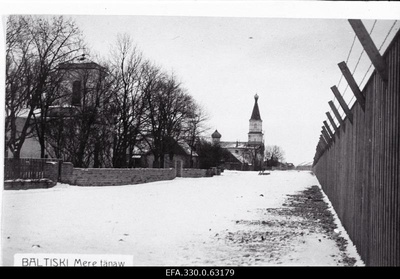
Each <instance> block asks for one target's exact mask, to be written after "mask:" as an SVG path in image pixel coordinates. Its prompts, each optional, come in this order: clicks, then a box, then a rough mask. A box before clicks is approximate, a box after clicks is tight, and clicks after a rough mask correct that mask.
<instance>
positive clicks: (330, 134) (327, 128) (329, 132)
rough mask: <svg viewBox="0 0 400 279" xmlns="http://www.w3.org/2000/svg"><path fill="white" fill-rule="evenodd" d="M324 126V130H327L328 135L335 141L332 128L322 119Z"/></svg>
mask: <svg viewBox="0 0 400 279" xmlns="http://www.w3.org/2000/svg"><path fill="white" fill-rule="evenodd" d="M324 126H325V128H326V131H327V132H328V134H329V136H330V137H331V138H332V139H333V141H335V135H334V134H333V133H332V130H331V128H330V127H329V125H328V123H327V122H326V121H324Z"/></svg>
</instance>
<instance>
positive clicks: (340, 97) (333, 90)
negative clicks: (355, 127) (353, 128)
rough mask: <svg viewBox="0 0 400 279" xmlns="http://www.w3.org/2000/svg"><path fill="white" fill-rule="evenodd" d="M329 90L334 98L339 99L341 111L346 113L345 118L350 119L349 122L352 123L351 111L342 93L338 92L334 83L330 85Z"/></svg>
mask: <svg viewBox="0 0 400 279" xmlns="http://www.w3.org/2000/svg"><path fill="white" fill-rule="evenodd" d="M331 90H332V92H333V94H334V95H335V97H336V99H337V100H338V101H339V104H340V106H341V107H342V108H343V111H344V113H345V114H346V115H347V118H348V119H349V120H350V123H351V124H353V113H351V110H350V109H349V107H348V106H347V104H346V102H345V101H344V99H343V97H342V95H341V94H340V92H339V89H337V87H336V85H334V86H332V87H331Z"/></svg>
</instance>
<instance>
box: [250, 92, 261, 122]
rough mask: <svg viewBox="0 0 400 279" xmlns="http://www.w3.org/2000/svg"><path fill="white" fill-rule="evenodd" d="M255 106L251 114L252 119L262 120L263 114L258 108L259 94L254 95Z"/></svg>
mask: <svg viewBox="0 0 400 279" xmlns="http://www.w3.org/2000/svg"><path fill="white" fill-rule="evenodd" d="M254 100H255V101H254V107H253V112H252V114H251V118H250V120H261V116H260V110H259V109H258V103H257V101H258V95H257V94H256V95H254Z"/></svg>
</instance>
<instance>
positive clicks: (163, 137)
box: [5, 16, 206, 167]
mask: <svg viewBox="0 0 400 279" xmlns="http://www.w3.org/2000/svg"><path fill="white" fill-rule="evenodd" d="M88 52H89V50H88V48H87V47H86V46H85V43H84V40H83V36H82V32H81V31H80V30H79V28H78V27H77V25H76V24H75V22H74V21H72V20H71V19H65V18H64V17H62V16H59V17H38V16H10V17H8V19H7V37H6V125H5V127H6V133H5V135H6V138H5V146H6V148H7V149H8V151H9V152H12V153H13V157H16V158H19V157H20V152H21V148H22V145H23V144H24V142H25V140H26V139H27V138H28V137H30V136H33V135H35V137H37V138H38V140H39V143H40V147H41V148H40V149H41V157H45V156H46V154H50V153H54V154H52V155H54V156H56V157H58V158H62V159H64V160H66V161H71V162H72V163H73V164H74V165H75V166H76V167H87V166H89V165H92V166H94V167H104V166H108V167H127V166H132V164H133V162H132V156H133V155H134V153H135V152H137V150H136V149H137V148H138V146H139V147H140V146H143V145H146V146H147V149H150V151H151V153H152V154H153V155H154V159H155V160H154V162H155V165H154V166H153V167H159V166H163V161H164V156H165V154H168V155H169V156H171V157H172V156H173V154H171V152H172V150H173V149H174V145H176V144H177V143H179V142H182V141H185V142H186V143H187V144H188V145H189V146H191V147H194V146H195V141H196V139H197V138H198V136H199V135H200V134H201V133H202V131H203V130H204V121H205V120H206V117H205V115H204V112H203V110H202V109H201V107H200V106H199V105H198V104H197V103H196V102H195V100H194V99H193V98H192V96H191V95H190V94H189V93H188V92H187V90H186V89H185V88H184V87H183V86H182V84H181V83H180V82H179V81H178V79H177V77H175V76H174V75H171V74H168V73H166V72H164V71H163V70H162V69H161V68H160V67H157V66H156V65H155V64H154V63H151V62H150V61H149V60H147V59H145V58H144V56H143V54H142V53H141V52H140V51H139V50H138V48H137V47H136V46H135V45H134V43H133V41H132V39H131V38H130V37H129V36H127V35H120V36H118V38H117V40H116V43H115V44H114V46H113V47H112V48H111V51H110V57H108V58H105V59H104V58H98V59H96V60H97V61H96V62H97V64H95V65H100V66H97V67H96V66H94V65H93V64H94V63H86V66H88V67H81V68H77V69H71V68H69V67H68V65H71V63H70V62H74V61H76V59H79V57H81V56H80V55H81V54H82V53H86V54H87V53H88ZM80 59H84V58H83V57H82V58H80ZM84 61H86V60H84ZM72 70H73V71H72ZM71 73H75V75H76V76H73V74H71ZM77 78H79V82H77V83H74V82H73V81H74V80H75V79H77ZM71 84H72V94H73V95H72V103H73V106H71V105H69V106H67V105H66V104H70V103H71V101H70V100H71ZM74 100H75V102H76V103H74ZM21 115H23V116H24V120H26V121H24V122H23V123H17V122H18V116H21Z"/></svg>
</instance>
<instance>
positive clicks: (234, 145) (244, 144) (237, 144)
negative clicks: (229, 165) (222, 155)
mask: <svg viewBox="0 0 400 279" xmlns="http://www.w3.org/2000/svg"><path fill="white" fill-rule="evenodd" d="M219 145H220V146H221V147H222V148H227V149H229V148H247V147H248V146H247V142H242V141H221V142H220V143H219Z"/></svg>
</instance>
